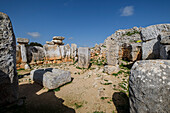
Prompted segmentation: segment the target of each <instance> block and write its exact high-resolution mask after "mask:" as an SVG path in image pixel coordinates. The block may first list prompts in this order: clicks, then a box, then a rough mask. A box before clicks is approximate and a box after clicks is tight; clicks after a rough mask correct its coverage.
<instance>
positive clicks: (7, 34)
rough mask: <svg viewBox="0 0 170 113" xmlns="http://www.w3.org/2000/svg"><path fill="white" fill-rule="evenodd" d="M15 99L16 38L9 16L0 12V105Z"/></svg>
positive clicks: (16, 77)
mask: <svg viewBox="0 0 170 113" xmlns="http://www.w3.org/2000/svg"><path fill="white" fill-rule="evenodd" d="M17 99H18V76H17V72H16V40H15V35H14V33H13V28H12V24H11V21H10V19H9V17H8V16H7V15H6V14H4V13H1V12H0V107H2V106H5V105H7V104H11V103H14V102H16V101H17Z"/></svg>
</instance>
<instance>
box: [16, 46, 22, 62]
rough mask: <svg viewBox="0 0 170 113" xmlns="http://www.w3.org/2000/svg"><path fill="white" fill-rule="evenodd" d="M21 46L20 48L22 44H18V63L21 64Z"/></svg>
mask: <svg viewBox="0 0 170 113" xmlns="http://www.w3.org/2000/svg"><path fill="white" fill-rule="evenodd" d="M21 60H22V58H21V48H20V45H17V46H16V63H17V64H19V63H21Z"/></svg>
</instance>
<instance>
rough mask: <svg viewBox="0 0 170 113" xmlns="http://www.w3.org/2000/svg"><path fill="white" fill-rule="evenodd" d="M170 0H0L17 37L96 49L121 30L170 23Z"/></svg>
mask: <svg viewBox="0 0 170 113" xmlns="http://www.w3.org/2000/svg"><path fill="white" fill-rule="evenodd" d="M169 6H170V0H0V11H1V12H4V13H6V14H8V15H9V17H10V18H11V21H12V24H13V28H14V32H15V36H16V38H17V37H22V38H28V39H30V41H31V42H39V43H41V44H45V42H46V41H51V40H52V37H53V36H64V37H65V38H66V39H65V40H64V43H65V44H66V43H69V44H71V43H76V44H77V45H78V46H89V47H92V46H94V45H95V43H103V42H104V40H105V39H106V38H107V37H108V36H110V35H111V34H113V33H114V32H115V31H116V30H118V29H128V28H132V27H134V26H137V27H146V26H149V25H153V24H161V23H170V7H169Z"/></svg>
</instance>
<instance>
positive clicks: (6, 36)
mask: <svg viewBox="0 0 170 113" xmlns="http://www.w3.org/2000/svg"><path fill="white" fill-rule="evenodd" d="M0 28H1V29H0V64H1V65H0V89H1V90H2V91H1V93H0V111H1V112H9V113H11V112H12V113H13V112H16V113H18V112H21V113H23V112H26V113H27V112H28V113H33V112H36V113H49V112H50V113H51V112H53V113H75V112H77V113H129V112H131V113H148V112H149V113H160V112H161V113H168V112H169V111H170V109H169V108H170V107H169V103H170V100H169V98H170V97H169V94H170V90H169V89H170V84H169V83H170V77H169V76H170V71H169V70H170V60H169V59H170V24H158V25H152V26H148V27H146V28H141V27H140V28H138V27H133V28H132V29H124V30H118V31H116V32H115V33H114V34H112V35H111V36H109V37H107V38H106V39H105V40H104V43H102V44H96V45H95V46H94V47H92V48H89V47H77V45H76V44H71V45H69V44H64V43H63V40H64V39H65V38H64V37H62V36H54V37H53V38H52V41H47V42H46V44H45V45H43V47H41V46H30V45H29V40H28V39H26V38H17V39H15V35H14V33H13V29H12V25H11V22H10V19H9V17H8V16H7V15H6V14H4V13H0ZM15 40H16V41H17V43H18V45H17V46H16V44H15V43H16V41H15ZM4 48H7V49H4ZM16 70H17V73H16ZM18 82H19V84H18ZM18 87H19V90H18Z"/></svg>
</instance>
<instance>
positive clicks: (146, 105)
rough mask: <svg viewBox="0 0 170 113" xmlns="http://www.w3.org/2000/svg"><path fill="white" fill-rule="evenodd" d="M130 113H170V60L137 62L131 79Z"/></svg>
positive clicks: (132, 70)
mask: <svg viewBox="0 0 170 113" xmlns="http://www.w3.org/2000/svg"><path fill="white" fill-rule="evenodd" d="M129 93H130V94H129V100H130V113H168V112H169V111H170V107H169V103H170V95H169V94H170V60H142V61H137V62H136V63H135V64H134V65H133V67H132V69H131V75H130V78H129Z"/></svg>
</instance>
